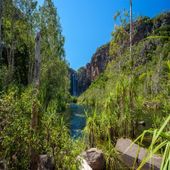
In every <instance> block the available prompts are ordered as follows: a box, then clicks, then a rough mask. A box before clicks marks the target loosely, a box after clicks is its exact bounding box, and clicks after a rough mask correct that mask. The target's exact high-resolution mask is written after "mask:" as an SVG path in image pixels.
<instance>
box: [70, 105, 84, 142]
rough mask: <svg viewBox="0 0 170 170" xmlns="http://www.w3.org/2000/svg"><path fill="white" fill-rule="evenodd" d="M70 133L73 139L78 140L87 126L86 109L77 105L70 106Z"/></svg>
mask: <svg viewBox="0 0 170 170" xmlns="http://www.w3.org/2000/svg"><path fill="white" fill-rule="evenodd" d="M70 112H71V117H70V132H71V137H72V138H75V139H76V138H78V137H80V136H81V135H82V130H83V128H84V127H85V125H86V117H85V113H84V108H83V107H82V106H80V105H77V104H74V103H72V104H70Z"/></svg>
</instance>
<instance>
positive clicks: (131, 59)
mask: <svg viewBox="0 0 170 170" xmlns="http://www.w3.org/2000/svg"><path fill="white" fill-rule="evenodd" d="M132 22H133V21H132V0H130V42H129V43H130V61H131V63H132V66H133V58H132Z"/></svg>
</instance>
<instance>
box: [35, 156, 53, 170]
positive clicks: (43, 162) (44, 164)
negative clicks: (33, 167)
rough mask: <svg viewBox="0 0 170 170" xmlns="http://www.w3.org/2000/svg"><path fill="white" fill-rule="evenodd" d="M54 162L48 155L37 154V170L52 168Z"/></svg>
mask: <svg viewBox="0 0 170 170" xmlns="http://www.w3.org/2000/svg"><path fill="white" fill-rule="evenodd" d="M54 169H55V167H54V162H53V160H52V158H51V157H49V156H48V155H40V156H39V164H38V170H54Z"/></svg>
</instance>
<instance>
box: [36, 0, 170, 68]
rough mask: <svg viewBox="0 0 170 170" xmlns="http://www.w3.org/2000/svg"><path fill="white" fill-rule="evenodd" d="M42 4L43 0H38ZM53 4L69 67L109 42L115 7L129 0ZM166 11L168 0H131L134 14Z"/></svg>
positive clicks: (63, 0) (126, 5)
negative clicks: (60, 27)
mask: <svg viewBox="0 0 170 170" xmlns="http://www.w3.org/2000/svg"><path fill="white" fill-rule="evenodd" d="M38 1H39V3H40V4H42V2H43V0H38ZM53 2H54V4H55V6H56V7H57V10H58V13H59V16H60V19H61V26H62V29H63V35H64V36H65V40H66V41H65V51H66V59H67V61H68V62H69V63H70V67H72V68H74V69H78V68H79V67H81V66H85V65H86V63H88V62H89V61H90V59H91V57H92V55H93V54H94V53H95V51H96V49H97V48H98V47H100V46H101V45H103V44H105V43H107V42H109V40H110V39H111V32H112V30H113V27H114V24H115V23H114V19H113V16H114V14H115V13H116V11H118V10H123V9H129V0H53ZM167 10H170V0H133V14H134V16H139V15H144V16H150V17H153V16H155V15H157V14H158V13H160V12H163V11H167Z"/></svg>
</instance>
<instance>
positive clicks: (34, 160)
mask: <svg viewBox="0 0 170 170" xmlns="http://www.w3.org/2000/svg"><path fill="white" fill-rule="evenodd" d="M40 39H41V36H40V32H38V33H37V35H36V38H35V65H34V92H35V93H34V95H35V101H34V102H33V105H32V117H31V129H32V130H33V133H37V128H38V112H39V108H38V104H37V97H38V92H39V85H40V63H41V56H40ZM38 157H39V155H38V153H37V151H36V149H35V148H33V147H32V146H31V147H30V169H31V170H37V168H38V161H39V158H38Z"/></svg>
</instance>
